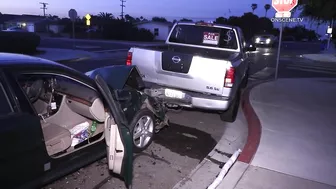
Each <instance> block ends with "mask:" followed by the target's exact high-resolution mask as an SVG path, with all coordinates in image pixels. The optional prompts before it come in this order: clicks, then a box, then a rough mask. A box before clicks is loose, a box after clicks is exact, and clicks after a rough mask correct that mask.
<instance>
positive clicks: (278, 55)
mask: <svg viewBox="0 0 336 189" xmlns="http://www.w3.org/2000/svg"><path fill="white" fill-rule="evenodd" d="M282 30H283V22H281V27H280V36H279V44H278V54H277V60H276V66H275V76H274V80H277V79H278V70H279V62H280V49H281V41H282Z"/></svg>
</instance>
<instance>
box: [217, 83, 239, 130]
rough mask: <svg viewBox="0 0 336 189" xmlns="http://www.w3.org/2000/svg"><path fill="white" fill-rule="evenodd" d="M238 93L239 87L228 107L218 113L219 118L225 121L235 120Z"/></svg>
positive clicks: (237, 107)
mask: <svg viewBox="0 0 336 189" xmlns="http://www.w3.org/2000/svg"><path fill="white" fill-rule="evenodd" d="M240 95H241V89H238V91H237V94H236V96H235V97H234V99H233V101H232V102H231V104H230V106H229V108H228V109H227V110H226V111H225V112H222V113H221V114H220V119H221V120H222V121H225V122H230V123H232V122H234V121H236V118H237V114H238V109H239V105H240Z"/></svg>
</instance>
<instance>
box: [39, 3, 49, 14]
mask: <svg viewBox="0 0 336 189" xmlns="http://www.w3.org/2000/svg"><path fill="white" fill-rule="evenodd" d="M40 4H41V5H42V7H41V9H43V16H44V17H45V16H46V10H47V9H48V8H47V5H48V3H45V2H40Z"/></svg>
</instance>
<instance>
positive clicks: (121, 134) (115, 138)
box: [95, 75, 133, 187]
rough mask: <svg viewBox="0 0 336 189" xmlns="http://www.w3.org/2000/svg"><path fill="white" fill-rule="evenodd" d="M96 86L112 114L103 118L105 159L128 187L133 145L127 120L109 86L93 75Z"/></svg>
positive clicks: (130, 180) (131, 177)
mask: <svg viewBox="0 0 336 189" xmlns="http://www.w3.org/2000/svg"><path fill="white" fill-rule="evenodd" d="M95 82H96V84H97V87H98V89H99V91H100V92H101V94H102V95H103V97H104V98H105V101H106V102H107V104H108V107H109V109H110V111H111V113H112V115H113V118H112V117H107V118H106V120H105V133H104V134H105V140H106V145H107V161H108V167H109V169H110V170H111V171H112V172H113V173H116V174H119V175H121V176H122V177H123V178H124V181H125V184H126V186H128V187H131V186H132V179H133V150H132V149H133V146H132V144H133V143H132V138H131V134H130V131H129V128H128V127H127V125H128V122H127V120H126V117H125V115H124V113H123V111H122V109H121V106H120V104H119V103H118V102H117V101H116V100H115V99H114V98H113V96H112V93H111V91H110V88H109V87H108V85H107V84H106V82H105V81H104V80H103V78H102V77H101V76H100V75H97V76H96V77H95Z"/></svg>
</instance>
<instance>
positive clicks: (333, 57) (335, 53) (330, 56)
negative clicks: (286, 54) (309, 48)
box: [300, 42, 336, 63]
mask: <svg viewBox="0 0 336 189" xmlns="http://www.w3.org/2000/svg"><path fill="white" fill-rule="evenodd" d="M300 57H302V58H306V59H309V60H313V61H319V62H332V63H336V47H335V45H334V44H333V42H331V44H330V47H329V49H328V50H324V51H321V53H319V54H303V55H300Z"/></svg>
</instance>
